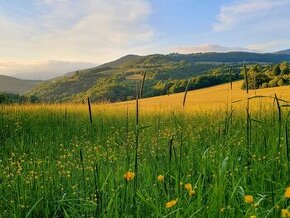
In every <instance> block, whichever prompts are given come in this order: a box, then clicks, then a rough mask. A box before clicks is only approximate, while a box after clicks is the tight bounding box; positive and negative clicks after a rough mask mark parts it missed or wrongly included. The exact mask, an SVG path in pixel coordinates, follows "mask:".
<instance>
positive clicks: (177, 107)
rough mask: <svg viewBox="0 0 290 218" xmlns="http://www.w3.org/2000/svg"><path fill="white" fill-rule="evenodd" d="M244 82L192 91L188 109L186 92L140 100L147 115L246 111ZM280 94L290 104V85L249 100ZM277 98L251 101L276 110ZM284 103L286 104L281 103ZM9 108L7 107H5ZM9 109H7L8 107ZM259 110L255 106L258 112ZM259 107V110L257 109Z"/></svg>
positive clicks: (116, 106)
mask: <svg viewBox="0 0 290 218" xmlns="http://www.w3.org/2000/svg"><path fill="white" fill-rule="evenodd" d="M241 85H242V81H237V82H234V83H233V90H232V91H231V90H230V84H229V83H228V84H223V85H217V86H213V87H209V88H203V89H198V90H193V91H189V92H188V93H187V98H186V106H185V108H183V107H182V101H183V97H184V93H178V94H171V95H164V96H158V97H152V98H144V99H140V100H139V107H140V112H141V113H142V114H145V113H149V114H150V113H170V112H172V111H175V112H181V111H186V112H191V113H195V112H197V111H202V112H209V113H213V112H215V111H217V110H223V111H224V110H225V109H226V108H229V107H230V102H231V100H232V101H238V100H242V101H239V102H237V103H234V104H233V107H234V109H241V110H245V105H246V98H247V94H246V91H245V90H242V89H241ZM274 94H276V95H277V96H278V97H279V98H281V99H285V100H288V101H290V86H282V87H275V88H265V89H258V90H256V92H255V91H254V90H250V91H249V97H251V96H255V95H256V96H272V97H274ZM272 102H273V98H272V99H270V98H262V99H261V98H257V99H252V100H251V105H253V106H254V105H256V106H257V105H258V106H259V107H261V105H262V104H263V107H265V106H270V107H272V106H273V104H272ZM135 104H136V103H135V100H132V101H125V102H119V103H112V104H110V103H104V104H92V110H93V112H97V113H98V112H100V113H103V112H105V113H107V114H111V115H116V116H118V115H121V114H125V111H126V110H127V108H128V110H129V111H134V110H135ZM281 104H283V103H281ZM4 107H5V106H4ZM6 107H7V106H6ZM21 107H22V108H23V109H24V110H25V109H28V110H29V111H31V112H33V111H35V112H36V111H39V110H42V111H45V110H48V111H49V110H57V111H63V112H64V111H65V110H67V111H68V112H69V111H75V112H76V111H79V112H82V113H88V105H87V103H84V104H74V103H65V104H51V105H47V104H38V105H23V106H21ZM8 108H9V110H13V108H14V109H15V110H17V111H18V110H19V105H18V106H17V105H15V106H9V107H8ZM254 108H255V107H251V109H254ZM256 108H257V107H256Z"/></svg>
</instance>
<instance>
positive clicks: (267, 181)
mask: <svg viewBox="0 0 290 218" xmlns="http://www.w3.org/2000/svg"><path fill="white" fill-rule="evenodd" d="M233 85H234V86H233V90H232V91H231V90H230V88H229V85H228V84H226V85H220V86H215V87H211V88H207V89H201V90H196V91H191V92H188V95H187V98H186V104H185V107H182V102H183V95H184V93H180V94H175V95H169V96H162V97H155V98H149V99H141V100H140V101H139V107H138V113H136V109H137V108H136V101H130V102H122V103H115V104H103V105H95V104H92V105H91V114H90V113H89V109H88V105H87V104H86V103H84V104H78V105H74V104H57V105H56V104H55V105H1V106H0V111H1V113H0V146H1V150H0V193H1V194H0V217H252V218H254V217H281V216H282V217H290V212H288V209H287V208H288V206H289V198H290V188H289V189H287V188H288V186H289V185H290V180H289V179H290V177H289V175H290V154H289V121H288V114H289V113H288V112H289V109H288V108H289V107H288V104H290V103H288V101H290V87H289V86H285V87H278V88H269V89H260V90H257V91H256V92H255V91H250V93H249V94H248V95H247V94H246V91H244V90H241V89H240V87H241V82H236V83H234V84H233ZM275 94H276V96H275ZM247 97H248V98H247ZM289 209H290V208H289ZM289 211H290V210H289Z"/></svg>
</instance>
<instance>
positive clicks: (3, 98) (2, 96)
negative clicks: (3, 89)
mask: <svg viewBox="0 0 290 218" xmlns="http://www.w3.org/2000/svg"><path fill="white" fill-rule="evenodd" d="M7 102H8V96H7V95H6V94H4V93H0V104H4V103H7Z"/></svg>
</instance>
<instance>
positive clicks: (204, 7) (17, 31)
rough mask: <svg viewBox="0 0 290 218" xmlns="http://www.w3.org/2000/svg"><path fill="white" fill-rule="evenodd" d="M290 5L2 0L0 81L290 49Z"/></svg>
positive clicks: (280, 0)
mask: <svg viewBox="0 0 290 218" xmlns="http://www.w3.org/2000/svg"><path fill="white" fill-rule="evenodd" d="M289 11H290V0H25V1H23V0H0V74H5V75H13V76H17V77H19V78H29V79H33V78H35V79H47V78H51V77H53V76H57V75H61V74H64V73H66V72H69V71H72V70H76V69H82V68H86V67H92V66H95V65H98V64H102V63H105V62H108V61H111V60H114V59H117V58H119V57H121V56H124V55H126V54H138V55H146V54H153V53H161V54H168V53H172V52H179V53H196V52H209V51H216V52H226V51H233V50H242V51H255V52H273V51H278V50H283V49H288V48H290V31H289V30H288V27H289V26H290V19H289Z"/></svg>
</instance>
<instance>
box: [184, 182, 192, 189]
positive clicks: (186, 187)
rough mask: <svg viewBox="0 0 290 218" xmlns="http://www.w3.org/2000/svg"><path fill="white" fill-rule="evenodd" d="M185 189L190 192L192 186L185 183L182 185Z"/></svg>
mask: <svg viewBox="0 0 290 218" xmlns="http://www.w3.org/2000/svg"><path fill="white" fill-rule="evenodd" d="M184 187H185V189H187V190H188V191H192V185H191V184H190V183H186V184H185V185H184Z"/></svg>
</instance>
